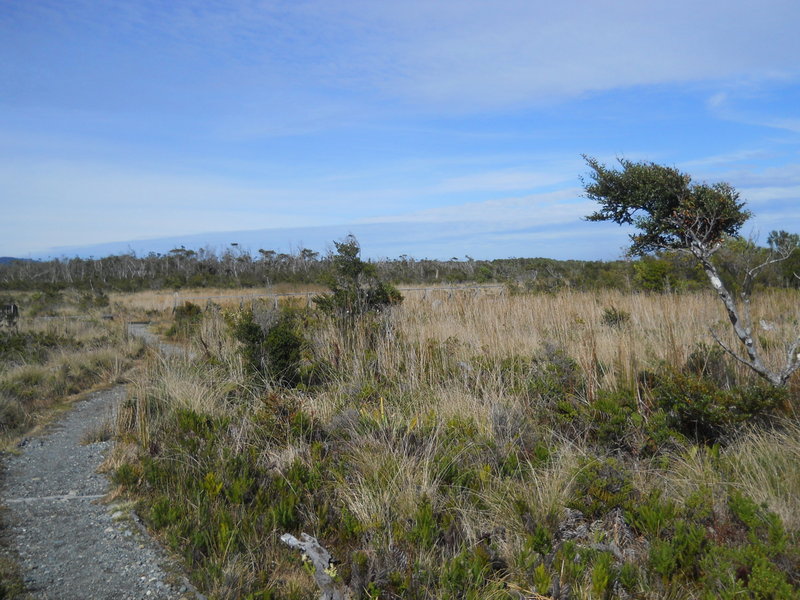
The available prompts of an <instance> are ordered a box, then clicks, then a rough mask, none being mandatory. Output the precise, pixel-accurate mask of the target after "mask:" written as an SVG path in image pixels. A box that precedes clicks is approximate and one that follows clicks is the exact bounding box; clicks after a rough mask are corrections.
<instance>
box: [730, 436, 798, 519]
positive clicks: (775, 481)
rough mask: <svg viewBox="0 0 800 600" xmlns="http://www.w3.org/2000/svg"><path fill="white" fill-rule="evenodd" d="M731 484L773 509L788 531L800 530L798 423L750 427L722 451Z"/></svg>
mask: <svg viewBox="0 0 800 600" xmlns="http://www.w3.org/2000/svg"><path fill="white" fill-rule="evenodd" d="M723 457H724V461H725V465H726V468H727V470H728V472H729V473H730V480H731V483H732V484H733V485H734V486H736V487H738V488H740V490H741V491H742V492H743V493H744V494H745V495H747V496H749V497H750V498H752V499H753V500H755V501H756V502H758V503H764V504H766V505H767V507H768V508H769V509H770V510H771V511H773V512H775V513H776V514H777V515H778V516H779V517H780V518H781V520H782V521H783V524H784V526H785V527H786V529H787V530H788V531H790V532H793V533H797V532H798V531H800V425H798V424H797V423H796V422H786V423H784V424H783V426H782V427H781V428H778V429H771V430H762V429H756V428H752V429H750V430H748V431H746V432H744V433H743V434H742V435H740V436H739V438H738V439H737V440H736V441H735V442H734V443H733V444H732V445H731V446H730V447H729V448H727V449H726V450H725V452H724V455H723Z"/></svg>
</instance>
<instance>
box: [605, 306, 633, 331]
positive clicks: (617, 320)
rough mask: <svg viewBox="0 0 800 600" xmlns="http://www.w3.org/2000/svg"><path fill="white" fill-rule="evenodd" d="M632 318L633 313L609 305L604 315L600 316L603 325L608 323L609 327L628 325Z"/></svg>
mask: <svg viewBox="0 0 800 600" xmlns="http://www.w3.org/2000/svg"><path fill="white" fill-rule="evenodd" d="M630 320H631V313H629V312H627V311H625V310H622V309H621V308H616V307H614V306H609V307H608V308H606V309H605V310H604V311H603V316H602V317H600V322H601V323H602V324H603V325H607V326H608V327H616V328H620V327H622V326H623V325H626V324H627V323H628V322H629V321H630Z"/></svg>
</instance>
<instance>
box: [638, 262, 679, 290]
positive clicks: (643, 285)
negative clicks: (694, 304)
mask: <svg viewBox="0 0 800 600" xmlns="http://www.w3.org/2000/svg"><path fill="white" fill-rule="evenodd" d="M633 269H634V271H635V272H636V276H635V281H636V284H637V287H638V288H639V289H641V290H644V291H645V292H658V293H661V292H665V291H667V290H674V289H675V286H676V284H677V283H678V280H677V278H676V276H675V274H674V273H673V270H672V264H671V263H669V262H667V261H666V260H663V259H661V258H654V257H651V256H644V257H642V258H641V259H639V260H638V261H636V263H634V265H633Z"/></svg>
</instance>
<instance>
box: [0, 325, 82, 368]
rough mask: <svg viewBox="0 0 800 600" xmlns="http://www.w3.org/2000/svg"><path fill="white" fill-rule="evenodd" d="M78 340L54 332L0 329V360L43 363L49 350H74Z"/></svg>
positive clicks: (9, 362) (78, 344)
mask: <svg viewBox="0 0 800 600" xmlns="http://www.w3.org/2000/svg"><path fill="white" fill-rule="evenodd" d="M80 347H81V344H80V342H78V341H77V340H74V339H69V338H65V337H63V336H59V335H56V334H54V333H46V332H37V331H21V332H15V331H8V330H0V361H2V362H4V363H5V364H13V363H39V364H41V363H44V362H45V361H46V360H47V357H48V355H49V354H50V351H51V350H54V349H56V348H62V349H64V350H75V349H78V348H80Z"/></svg>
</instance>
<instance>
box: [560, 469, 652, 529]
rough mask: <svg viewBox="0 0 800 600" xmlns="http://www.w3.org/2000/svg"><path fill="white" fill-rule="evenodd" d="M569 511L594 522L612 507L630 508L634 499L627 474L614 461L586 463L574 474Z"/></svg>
mask: <svg viewBox="0 0 800 600" xmlns="http://www.w3.org/2000/svg"><path fill="white" fill-rule="evenodd" d="M571 496H572V498H571V500H570V501H569V503H568V506H569V507H570V508H574V509H577V510H579V511H581V512H582V513H583V514H584V515H586V516H587V517H588V518H592V519H596V518H600V517H602V516H603V515H605V514H606V513H607V512H609V511H610V510H612V509H614V508H622V509H629V508H630V507H631V506H632V505H633V502H634V501H635V499H636V492H635V490H634V488H633V484H632V483H631V480H630V474H629V473H628V471H627V470H626V469H625V467H624V466H623V465H622V463H620V462H619V461H618V460H617V459H615V458H606V459H602V460H601V459H592V460H585V461H584V462H583V463H582V465H581V466H580V467H579V469H578V470H577V472H576V473H575V477H574V480H573V484H572V494H571Z"/></svg>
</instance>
